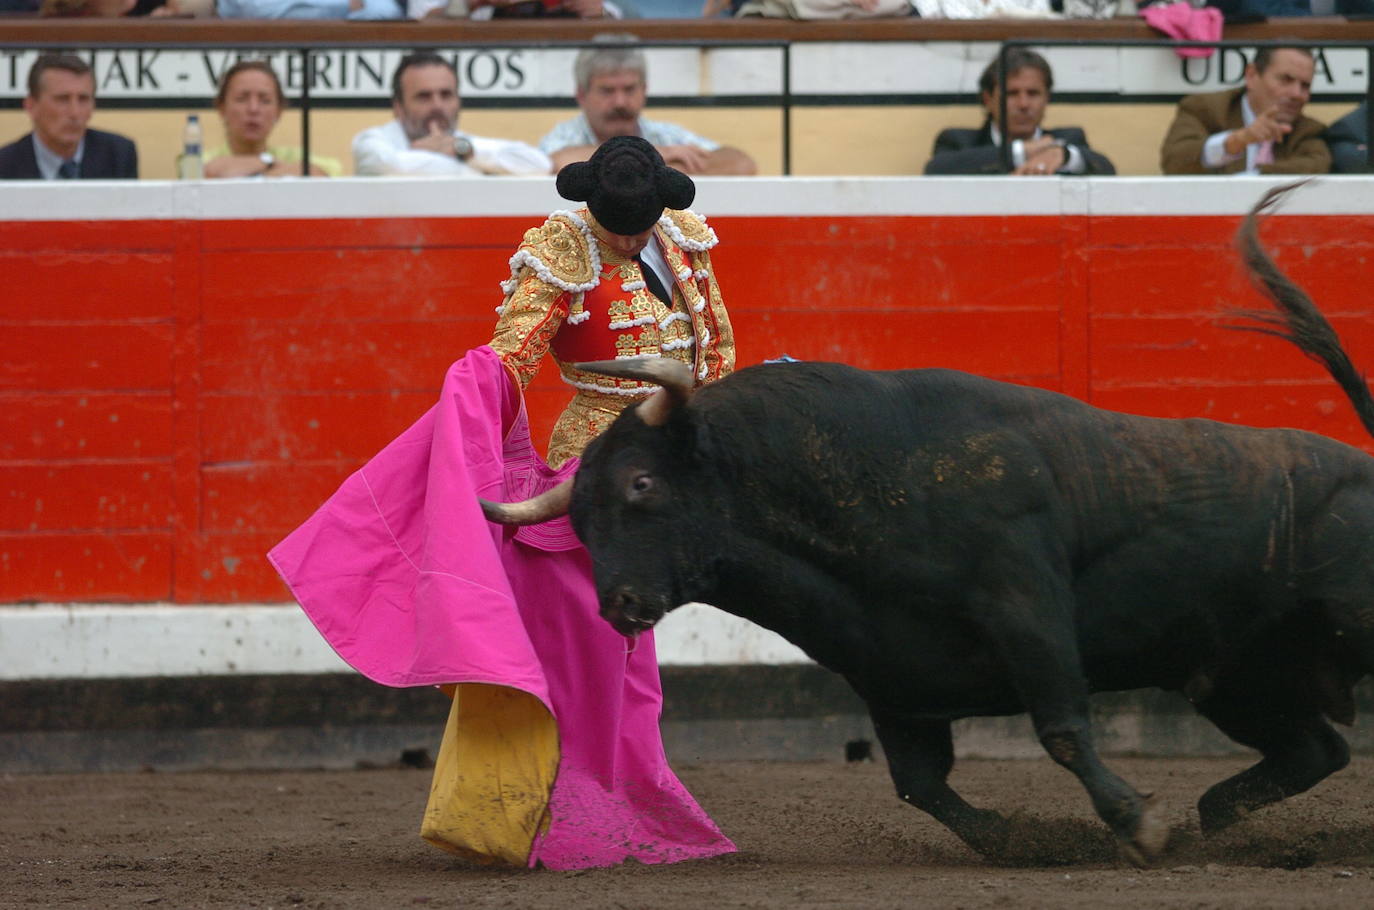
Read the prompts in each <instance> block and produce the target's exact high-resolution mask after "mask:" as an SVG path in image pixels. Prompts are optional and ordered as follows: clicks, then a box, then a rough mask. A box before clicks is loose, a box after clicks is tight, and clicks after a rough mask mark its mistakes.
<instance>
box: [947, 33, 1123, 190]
mask: <svg viewBox="0 0 1374 910" xmlns="http://www.w3.org/2000/svg"><path fill="white" fill-rule="evenodd" d="M1006 59H1007V125H1006V128H1005V129H1003V127H1002V124H1001V122H1000V120H999V118H1000V116H1001V107H1000V104H999V94H998V75H999V74H998V61H997V60H993V61H992V62H991V63H989V64H988V65H987V68H985V69H984V70H983V74H982V75H981V76H980V77H979V78H978V97H979V99H980V101H981V102H982V104H983V110H984V111H986V113H987V116H986V117H985V118H984V120H983V125H982V126H981V127H980V128H978V129H976V130H971V129H960V128H954V129H947V130H941V131H940V135H938V136H936V137H935V148H934V150H933V152H932V155H931V159H930V160H929V161H927V162H926V167H925V172H926V173H927V174H1002V173H1006V170H1005V168H1004V166H1003V164H1002V137H1003V135H1004V134H1005V135H1006V136H1007V137H1009V138H1010V139H1011V165H1012V170H1011V173H1012V174H1013V175H1015V176H1038V177H1043V176H1047V175H1051V174H1115V173H1116V168H1114V167H1113V166H1112V163H1111V162H1110V161H1108V160H1107V158H1106V156H1104V155H1100V154H1098V153H1097V152H1094V151H1093V150H1092V149H1091V148H1089V147H1088V137H1087V136H1086V135H1085V134H1084V132H1083V130H1081V129H1079V128H1078V127H1076V126H1065V127H1059V128H1057V129H1052V130H1047V129H1044V128H1043V127H1042V126H1041V124H1042V123H1043V121H1044V119H1045V112H1046V110H1047V109H1048V107H1049V103H1050V91H1051V89H1053V88H1054V73H1053V72H1052V71H1051V70H1050V64H1049V62H1048V61H1047V60H1045V58H1044V57H1042V56H1040V55H1039V54H1037V53H1036V52H1035V51H1032V50H1029V49H1027V48H1012V49H1011V50H1009V51H1007V55H1006Z"/></svg>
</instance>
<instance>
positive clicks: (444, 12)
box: [406, 0, 635, 19]
mask: <svg viewBox="0 0 1374 910" xmlns="http://www.w3.org/2000/svg"><path fill="white" fill-rule="evenodd" d="M406 15H407V16H409V17H410V18H411V19H539V18H546V17H547V18H555V19H603V18H604V19H624V18H628V17H633V16H634V15H635V14H634V10H633V8H632V7H631V6H630V4H629V3H628V2H626V0H407V2H406Z"/></svg>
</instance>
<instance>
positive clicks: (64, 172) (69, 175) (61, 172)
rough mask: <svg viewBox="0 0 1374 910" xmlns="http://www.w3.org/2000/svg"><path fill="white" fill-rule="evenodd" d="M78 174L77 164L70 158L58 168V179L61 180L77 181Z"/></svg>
mask: <svg viewBox="0 0 1374 910" xmlns="http://www.w3.org/2000/svg"><path fill="white" fill-rule="evenodd" d="M76 173H77V171H76V162H75V161H73V160H72V159H70V158H68V159H67V160H66V161H63V162H62V163H61V164H59V165H58V166H57V177H58V179H59V180H75V179H76Z"/></svg>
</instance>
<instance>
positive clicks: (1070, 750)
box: [972, 534, 1169, 865]
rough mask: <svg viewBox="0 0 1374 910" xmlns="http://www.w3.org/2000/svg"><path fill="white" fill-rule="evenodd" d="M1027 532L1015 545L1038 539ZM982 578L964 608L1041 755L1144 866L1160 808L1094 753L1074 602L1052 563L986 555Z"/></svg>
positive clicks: (1164, 834)
mask: <svg viewBox="0 0 1374 910" xmlns="http://www.w3.org/2000/svg"><path fill="white" fill-rule="evenodd" d="M1043 539H1045V538H1044V537H1043V536H1037V535H1033V534H1027V535H1025V536H1018V537H1017V538H1015V540H1016V541H1035V540H1043ZM989 557H990V560H991V562H992V563H993V565H989V566H987V567H986V569H987V571H985V572H984V573H983V576H982V577H983V578H985V579H988V580H989V581H988V582H986V583H985V587H983V588H982V589H981V590H979V591H978V592H976V593H975V595H974V599H973V601H972V605H973V607H974V609H975V611H976V614H977V615H978V617H979V619H980V620H981V625H982V627H983V630H984V632H985V634H986V635H987V638H988V640H989V642H990V643H991V645H992V648H993V651H994V652H995V653H996V655H997V656H998V658H999V659H1000V663H1001V664H1002V666H1004V667H1005V668H1006V671H1007V674H1008V676H1009V678H1010V681H1011V683H1012V685H1013V687H1014V688H1015V690H1016V693H1017V695H1018V696H1019V697H1020V700H1021V703H1022V704H1023V705H1024V706H1025V708H1026V710H1027V711H1028V712H1029V713H1030V716H1031V722H1032V723H1033V724H1034V726H1035V733H1036V736H1037V737H1038V738H1039V740H1040V743H1041V745H1043V746H1044V748H1045V751H1046V752H1047V753H1048V754H1049V756H1050V757H1051V758H1052V759H1054V760H1055V761H1056V762H1058V763H1059V764H1060V765H1062V766H1063V767H1065V768H1067V769H1068V770H1069V771H1072V772H1073V773H1074V775H1075V776H1077V778H1078V779H1079V781H1080V782H1082V784H1083V787H1084V789H1085V790H1087V792H1088V796H1089V798H1090V799H1091V800H1092V805H1093V809H1094V810H1096V812H1097V815H1098V817H1099V818H1101V819H1102V820H1103V821H1104V822H1106V823H1107V825H1108V827H1110V828H1111V830H1112V832H1113V833H1114V834H1115V835H1116V836H1117V839H1118V841H1119V843H1120V845H1121V849H1122V852H1123V853H1124V854H1125V855H1126V856H1127V858H1129V859H1130V860H1131V861H1132V862H1134V863H1135V864H1136V865H1145V864H1146V863H1148V862H1149V861H1150V860H1152V859H1153V858H1154V857H1156V856H1158V855H1159V853H1160V852H1162V851H1163V849H1164V843H1165V841H1166V840H1167V839H1168V835H1169V831H1168V825H1167V823H1166V822H1165V820H1164V818H1163V813H1162V808H1161V807H1160V806H1159V805H1158V804H1157V803H1155V801H1153V800H1151V799H1150V798H1149V797H1147V796H1146V795H1144V794H1141V793H1138V792H1137V791H1136V790H1135V789H1134V788H1133V787H1131V785H1130V784H1128V783H1126V782H1125V781H1124V780H1122V779H1121V778H1120V777H1118V776H1117V775H1116V774H1114V773H1112V772H1111V771H1110V770H1109V769H1108V768H1107V767H1106V766H1105V765H1104V764H1102V761H1101V759H1100V758H1099V757H1098V755H1097V749H1096V747H1095V746H1094V744H1093V739H1092V731H1091V725H1090V723H1089V720H1088V716H1089V715H1088V685H1087V681H1086V679H1085V678H1084V676H1083V670H1082V662H1081V659H1080V657H1079V653H1078V645H1077V635H1076V632H1075V627H1074V600H1073V596H1072V592H1071V591H1070V590H1069V588H1068V585H1067V583H1066V582H1064V581H1063V575H1062V573H1056V572H1054V571H1053V569H1052V565H1053V563H1052V561H1051V560H1048V559H1045V558H1043V557H1040V558H1037V557H1035V556H1034V555H1028V554H1026V553H1025V552H1023V551H1020V550H1017V549H1016V548H1015V545H1013V546H1012V547H1009V548H1008V550H1007V551H1004V552H1003V553H1001V554H1000V559H999V554H997V553H990V554H989Z"/></svg>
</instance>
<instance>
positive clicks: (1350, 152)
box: [1325, 101, 1370, 174]
mask: <svg viewBox="0 0 1374 910" xmlns="http://www.w3.org/2000/svg"><path fill="white" fill-rule="evenodd" d="M1325 138H1326V145H1327V148H1329V149H1331V173H1333V174H1368V173H1369V172H1370V163H1369V102H1368V101H1361V102H1360V105H1359V107H1357V108H1355V109H1354V110H1353V111H1351V112H1350V113H1348V114H1346V115H1345V116H1344V117H1342V118H1341V119H1339V120H1337V121H1336V122H1335V123H1333V124H1331V125H1330V126H1328V127H1327V128H1326V137H1325Z"/></svg>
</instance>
